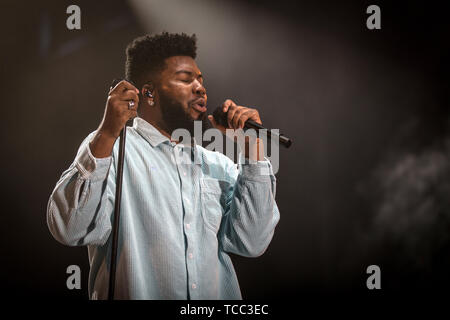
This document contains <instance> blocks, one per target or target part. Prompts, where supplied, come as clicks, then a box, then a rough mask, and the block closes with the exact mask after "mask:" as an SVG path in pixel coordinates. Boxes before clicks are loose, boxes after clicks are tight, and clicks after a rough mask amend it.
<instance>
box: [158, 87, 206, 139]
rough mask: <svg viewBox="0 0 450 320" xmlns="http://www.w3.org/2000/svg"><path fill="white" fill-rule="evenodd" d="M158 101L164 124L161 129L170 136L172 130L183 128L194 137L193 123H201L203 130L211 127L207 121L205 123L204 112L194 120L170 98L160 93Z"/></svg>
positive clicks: (181, 106) (179, 104) (180, 105)
mask: <svg viewBox="0 0 450 320" xmlns="http://www.w3.org/2000/svg"><path fill="white" fill-rule="evenodd" d="M159 100H160V101H159V105H160V107H161V115H162V120H163V122H164V125H163V126H162V127H163V128H164V130H165V131H166V132H167V133H169V134H170V135H172V133H173V131H174V130H176V129H179V128H183V129H186V130H187V131H188V132H189V134H190V135H191V137H194V121H201V122H202V129H203V130H205V128H206V129H207V128H210V127H212V126H211V125H210V123H209V121H206V119H207V117H206V112H202V113H200V115H199V117H198V118H197V119H194V118H192V117H191V115H190V114H189V113H188V112H187V110H185V109H184V108H183V105H182V104H181V103H179V102H177V101H175V100H173V99H172V98H170V97H168V96H166V95H164V94H161V93H160V95H159ZM189 107H190V106H189Z"/></svg>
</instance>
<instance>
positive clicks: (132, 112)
mask: <svg viewBox="0 0 450 320" xmlns="http://www.w3.org/2000/svg"><path fill="white" fill-rule="evenodd" d="M138 94H139V90H138V89H137V88H136V87H135V86H133V85H132V84H131V83H129V82H128V81H126V80H122V81H120V82H119V83H118V84H117V85H116V86H115V87H114V88H111V89H110V90H109V94H108V99H107V101H106V108H105V114H104V116H103V120H102V122H101V124H100V127H99V131H100V132H101V133H102V134H103V135H106V136H108V137H110V138H114V139H117V138H118V137H119V135H120V132H121V131H122V129H123V128H124V127H125V124H126V123H127V121H128V120H129V119H132V118H135V117H136V116H137V107H138V104H139V96H138ZM131 100H133V101H134V106H133V107H132V108H131V109H129V107H128V106H129V105H128V103H129V102H130V101H131Z"/></svg>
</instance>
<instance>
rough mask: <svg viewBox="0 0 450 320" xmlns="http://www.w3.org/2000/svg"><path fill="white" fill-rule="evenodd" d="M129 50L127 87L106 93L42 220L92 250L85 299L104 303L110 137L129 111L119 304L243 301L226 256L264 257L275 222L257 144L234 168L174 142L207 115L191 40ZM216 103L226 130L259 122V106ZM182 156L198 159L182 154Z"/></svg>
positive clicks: (146, 42)
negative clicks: (93, 126)
mask: <svg viewBox="0 0 450 320" xmlns="http://www.w3.org/2000/svg"><path fill="white" fill-rule="evenodd" d="M126 53H127V61H126V78H127V79H128V80H130V82H127V81H122V82H120V83H119V84H117V85H116V86H115V87H112V88H111V90H110V92H109V96H108V99H107V102H106V107H105V113H104V117H103V119H102V121H101V123H100V125H99V127H98V129H97V130H96V131H94V132H92V133H91V134H90V135H89V136H88V137H87V138H86V139H85V140H84V141H83V143H82V144H81V146H80V147H79V149H78V153H77V156H76V158H75V160H74V162H73V163H72V165H71V166H70V167H69V168H68V169H67V170H66V171H65V172H63V174H62V176H61V178H60V180H59V181H58V183H57V184H56V187H55V189H54V190H53V192H52V194H51V196H50V199H49V202H48V208H47V223H48V227H49V229H50V231H51V233H52V235H53V236H54V237H55V239H57V240H58V241H59V242H61V243H63V244H65V245H69V246H87V247H88V253H89V263H90V274H89V297H90V298H91V299H106V298H107V294H108V279H109V272H110V258H111V244H112V233H111V226H112V221H113V216H114V202H115V199H114V198H115V189H116V167H117V158H118V140H119V139H117V138H118V137H119V135H120V131H121V129H122V128H123V127H124V126H125V123H126V122H127V120H129V119H131V118H134V122H133V126H132V127H128V128H127V139H126V152H125V162H124V171H123V187H122V188H123V190H122V198H121V201H122V202H121V211H120V228H119V240H118V252H117V271H116V282H115V299H242V295H241V292H240V288H239V283H238V280H237V277H236V273H235V271H234V268H233V264H232V262H231V259H230V257H229V255H228V253H234V254H238V255H242V256H245V257H258V256H260V255H262V254H263V253H264V251H265V250H266V248H267V247H268V245H269V243H270V241H271V239H272V236H273V233H274V229H275V226H276V225H277V223H278V221H279V219H280V214H279V211H278V207H277V205H276V203H275V183H276V179H275V176H274V175H273V171H272V166H271V164H270V162H269V161H268V160H267V158H264V155H263V152H261V151H262V150H263V144H262V140H261V139H259V138H258V139H247V140H244V142H243V143H244V145H242V146H241V147H242V150H246V151H245V152H244V154H245V156H244V157H242V159H243V161H240V162H242V163H239V164H238V165H236V164H235V163H234V162H233V161H231V160H230V159H229V158H228V157H227V156H225V155H223V154H222V153H219V152H217V151H210V150H207V149H205V148H203V147H201V146H199V145H196V144H193V145H190V146H189V147H188V146H187V144H185V143H182V142H184V141H182V142H180V141H177V140H174V139H172V138H171V136H172V132H173V131H174V130H175V129H177V128H185V129H187V130H188V131H189V132H192V129H193V124H194V121H196V120H205V119H206V101H207V96H206V89H205V87H204V85H203V81H204V80H203V76H202V73H201V72H200V70H199V68H198V67H197V64H196V63H195V60H194V59H195V57H196V38H195V35H193V36H187V35H186V34H170V33H166V32H165V33H162V34H158V35H153V36H144V37H140V38H137V39H135V40H134V41H133V42H132V43H130V44H129V45H128V47H127V51H126ZM131 83H133V84H131ZM222 108H223V111H224V112H227V119H228V126H229V128H231V129H238V128H243V125H244V123H245V121H246V120H248V119H251V120H253V121H255V122H257V123H260V124H261V119H260V117H259V114H258V111H257V110H255V109H251V108H246V107H243V106H238V105H236V104H235V103H234V102H233V101H231V100H226V101H225V102H224V103H223V105H222ZM208 119H209V121H211V124H212V126H214V127H215V128H217V129H220V130H221V131H222V132H224V130H225V129H227V128H225V127H223V126H221V125H218V124H216V122H215V121H214V119H213V118H212V117H211V116H209V117H208ZM187 153H189V154H190V156H192V157H193V158H194V160H195V161H192V163H191V164H185V163H182V162H181V161H177V159H179V158H180V157H182V156H183V155H184V154H187Z"/></svg>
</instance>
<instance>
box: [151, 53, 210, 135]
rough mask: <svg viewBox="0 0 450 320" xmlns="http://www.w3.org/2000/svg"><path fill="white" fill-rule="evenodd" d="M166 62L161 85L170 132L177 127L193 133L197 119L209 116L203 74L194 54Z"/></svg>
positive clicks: (160, 92)
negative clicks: (193, 56) (193, 57)
mask: <svg viewBox="0 0 450 320" xmlns="http://www.w3.org/2000/svg"><path fill="white" fill-rule="evenodd" d="M165 62H166V67H165V68H164V69H163V71H162V72H161V74H160V78H159V83H158V85H157V89H158V97H159V105H160V107H161V113H162V117H163V121H164V122H165V125H166V126H167V129H168V130H169V133H170V134H171V133H172V131H173V130H175V129H177V128H185V129H187V130H188V131H190V132H191V134H193V126H194V121H195V120H201V121H204V120H205V119H206V101H207V96H206V89H205V87H204V86H203V76H202V74H201V72H200V70H199V68H198V67H197V64H196V63H195V61H194V59H192V58H191V57H188V56H174V57H170V58H167V59H166V60H165Z"/></svg>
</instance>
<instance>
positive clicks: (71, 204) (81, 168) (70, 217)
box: [47, 136, 111, 245]
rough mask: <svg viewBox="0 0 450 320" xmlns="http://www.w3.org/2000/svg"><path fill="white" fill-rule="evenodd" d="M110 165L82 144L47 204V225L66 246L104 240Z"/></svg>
mask: <svg viewBox="0 0 450 320" xmlns="http://www.w3.org/2000/svg"><path fill="white" fill-rule="evenodd" d="M90 137H91V136H90ZM90 137H89V138H90ZM86 140H88V141H89V139H86ZM110 164H111V158H105V159H100V160H96V159H95V158H93V157H92V154H90V152H89V148H88V147H87V141H85V142H84V143H83V144H82V147H80V150H79V152H78V154H77V157H76V159H75V161H74V163H73V164H72V165H71V166H70V168H69V169H68V170H66V171H65V172H64V173H63V175H62V176H61V178H60V180H59V181H58V183H57V184H56V187H55V189H54V190H53V192H52V194H51V196H50V199H49V202H48V207H47V223H48V227H49V229H50V231H51V233H52V235H53V236H54V238H55V239H57V240H58V241H60V242H61V243H63V244H66V245H84V244H86V243H88V242H96V241H101V240H102V237H103V236H104V235H105V231H106V229H105V228H104V227H105V224H108V223H109V221H108V219H105V218H104V215H105V208H106V206H107V201H108V197H107V194H108V192H110V191H109V188H108V179H109V178H108V173H109V169H110Z"/></svg>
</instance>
